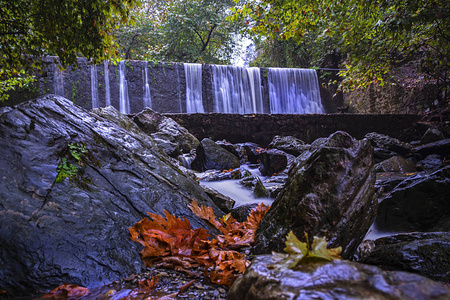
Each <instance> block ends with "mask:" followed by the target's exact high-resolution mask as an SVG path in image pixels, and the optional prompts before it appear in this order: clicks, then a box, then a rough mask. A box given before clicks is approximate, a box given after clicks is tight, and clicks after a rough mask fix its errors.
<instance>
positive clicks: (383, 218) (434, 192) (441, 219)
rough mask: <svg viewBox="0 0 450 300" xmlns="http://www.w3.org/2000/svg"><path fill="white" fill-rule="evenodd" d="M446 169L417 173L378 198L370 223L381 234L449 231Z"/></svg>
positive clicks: (449, 190) (449, 191) (449, 184)
mask: <svg viewBox="0 0 450 300" xmlns="http://www.w3.org/2000/svg"><path fill="white" fill-rule="evenodd" d="M449 199H450V166H447V167H445V168H443V169H440V170H438V171H435V172H433V173H431V174H429V173H427V172H421V173H418V174H416V175H415V176H412V177H409V178H407V179H405V180H403V181H402V182H401V183H399V184H398V185H397V186H396V187H395V188H394V189H393V190H392V191H391V192H390V193H389V194H387V195H386V196H385V197H384V199H382V201H381V203H380V205H379V208H378V214H377V217H376V219H375V222H374V226H375V228H376V229H377V230H380V231H384V232H412V231H421V232H430V231H448V230H450V202H449Z"/></svg>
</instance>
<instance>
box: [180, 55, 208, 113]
mask: <svg viewBox="0 0 450 300" xmlns="http://www.w3.org/2000/svg"><path fill="white" fill-rule="evenodd" d="M184 74H185V76H186V112H187V113H204V112H205V109H204V108H203V99H202V65H201V64H188V63H185V64H184Z"/></svg>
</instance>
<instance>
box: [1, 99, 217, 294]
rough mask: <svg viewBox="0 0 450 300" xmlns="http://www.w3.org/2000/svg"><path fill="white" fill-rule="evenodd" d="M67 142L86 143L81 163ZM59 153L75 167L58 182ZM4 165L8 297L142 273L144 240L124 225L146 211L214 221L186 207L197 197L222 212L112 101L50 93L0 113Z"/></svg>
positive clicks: (3, 233)
mask: <svg viewBox="0 0 450 300" xmlns="http://www.w3.org/2000/svg"><path fill="white" fill-rule="evenodd" d="M69 145H72V146H73V145H78V146H77V147H80V146H79V145H83V146H84V147H85V149H86V152H85V160H84V161H83V163H81V165H78V163H77V161H76V160H75V159H74V158H73V157H72V156H71V155H70V151H75V152H77V150H76V148H75V150H74V149H71V148H69ZM77 153H78V154H80V153H81V152H77ZM62 158H65V159H66V160H67V162H68V163H70V164H73V167H72V169H73V168H75V170H76V174H75V175H73V176H72V177H71V178H65V179H64V178H63V180H62V181H61V182H56V177H57V176H58V172H57V170H58V167H59V168H60V170H64V169H65V167H64V164H62V161H63V160H62ZM66 167H67V164H66ZM0 168H1V170H2V174H1V176H0V183H1V184H0V228H1V230H0V261H1V264H2V267H1V268H0V286H1V289H3V290H6V291H7V293H8V295H10V296H15V295H27V294H28V293H31V292H33V291H35V290H37V289H39V290H43V289H47V288H54V287H56V286H58V285H59V284H61V283H64V282H70V283H73V284H78V285H82V286H87V287H92V286H96V285H101V284H103V283H107V282H111V281H113V280H116V279H117V278H120V277H122V276H125V277H126V276H128V275H130V274H133V273H136V272H139V271H140V270H141V268H142V266H143V264H142V262H141V260H140V257H139V251H140V250H141V246H140V245H138V244H137V243H134V242H132V241H131V240H130V238H129V233H128V228H129V227H131V226H132V225H134V224H135V223H136V222H137V221H139V220H140V219H142V218H144V217H146V216H147V214H146V212H153V213H158V214H163V209H165V210H167V211H168V212H170V213H172V214H174V215H177V216H180V215H182V216H184V217H186V218H187V219H188V220H189V221H190V222H191V224H192V226H194V227H205V226H206V227H205V228H211V227H209V225H208V224H207V223H206V222H204V221H203V220H201V219H199V218H198V217H196V216H195V215H194V214H192V212H191V210H190V209H189V207H188V205H189V204H190V203H191V201H192V199H195V200H197V201H198V202H199V203H200V204H202V205H208V206H211V207H213V209H214V211H215V213H216V214H217V215H218V216H221V215H223V212H222V211H221V210H220V209H219V208H218V207H217V206H216V205H215V204H214V203H213V202H212V201H211V200H210V199H209V197H208V196H207V195H206V193H205V192H204V191H203V189H202V188H201V187H200V186H199V185H198V183H197V182H195V181H194V180H193V179H191V178H189V177H186V176H185V175H184V174H183V173H182V172H181V171H180V170H179V169H178V168H177V167H176V166H175V165H174V164H172V163H171V160H169V159H168V156H167V155H166V154H164V153H162V152H161V150H160V148H159V147H158V146H157V144H156V143H155V142H154V141H153V140H152V138H151V137H150V136H148V135H146V134H145V133H143V132H142V131H141V130H140V129H139V128H138V127H137V125H136V124H134V123H133V122H132V121H131V120H130V119H129V118H128V117H126V116H124V115H121V114H120V113H119V112H118V111H117V110H115V109H114V108H112V107H108V108H104V109H97V110H95V113H94V112H88V111H85V110H83V109H81V108H80V107H78V106H75V105H73V104H72V102H71V101H69V100H67V99H64V98H62V97H59V96H54V95H49V96H45V97H43V98H41V99H36V100H32V101H29V102H25V103H22V104H20V105H18V106H15V107H13V108H11V109H10V110H9V111H7V112H4V113H3V114H2V115H1V116H0ZM66 171H67V170H66ZM211 230H212V228H211Z"/></svg>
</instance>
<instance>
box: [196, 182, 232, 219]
mask: <svg viewBox="0 0 450 300" xmlns="http://www.w3.org/2000/svg"><path fill="white" fill-rule="evenodd" d="M203 189H204V190H205V192H206V194H207V195H208V196H209V197H210V198H211V200H212V201H213V202H214V203H215V204H216V205H217V206H218V207H219V208H220V209H221V210H223V211H224V212H225V213H229V212H231V210H232V209H233V207H234V205H235V203H236V201H234V200H233V199H231V198H230V197H227V196H225V195H223V194H221V193H219V192H218V191H217V190H215V189H213V188H210V187H207V186H204V187H203Z"/></svg>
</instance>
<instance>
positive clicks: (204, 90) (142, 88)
mask: <svg viewBox="0 0 450 300" xmlns="http://www.w3.org/2000/svg"><path fill="white" fill-rule="evenodd" d="M43 61H44V64H43V66H42V72H41V73H38V74H36V78H37V81H36V82H35V83H34V86H33V87H32V88H29V89H22V90H21V91H19V92H13V93H11V96H10V100H9V101H7V102H5V103H0V106H12V105H14V104H17V103H20V102H23V101H25V100H29V99H32V98H36V97H38V96H41V95H44V94H57V95H60V96H64V97H65V98H67V99H69V100H72V101H73V103H75V104H77V105H80V106H81V107H83V108H85V109H92V108H93V107H94V106H96V107H105V106H107V104H108V103H110V105H112V106H114V107H115V108H117V109H118V110H120V111H122V110H121V109H120V107H121V104H120V101H121V100H120V94H121V83H120V81H121V80H120V74H119V73H120V72H119V63H116V64H114V63H111V62H110V63H106V64H99V65H95V66H92V65H91V64H89V61H88V60H87V59H85V58H79V59H78V67H77V68H72V67H68V68H67V69H66V70H63V71H60V70H59V69H58V61H57V58H56V57H46V58H44V60H43ZM124 64H125V68H124V69H125V71H124V73H125V76H124V77H125V79H126V85H127V94H128V99H129V107H130V109H129V111H127V112H129V113H137V112H140V111H142V110H143V108H144V106H145V105H144V101H145V100H144V96H145V92H146V83H147V84H148V87H149V90H150V95H151V108H152V109H153V110H155V111H157V112H160V113H186V112H187V107H186V75H185V70H184V64H182V63H169V62H147V61H132V60H127V61H124ZM145 70H146V71H147V82H146V80H145ZM92 72H94V73H95V79H94V80H93V78H94V77H93V75H92ZM212 72H213V66H212V65H208V64H203V65H202V79H201V94H202V101H203V107H204V111H205V112H213V111H215V110H214V88H213V74H212ZM260 77H261V99H262V107H263V112H265V113H267V112H269V111H270V103H269V101H270V100H269V81H268V69H267V68H260ZM319 84H320V82H319ZM93 91H94V94H95V95H96V96H95V98H96V100H94V101H93V98H94V95H93ZM320 94H321V98H322V105H323V107H324V108H325V113H334V112H336V106H338V105H337V104H336V103H334V102H333V101H332V100H331V97H330V96H329V92H328V91H327V90H325V89H324V88H320ZM93 102H97V105H95V104H94V105H93Z"/></svg>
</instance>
